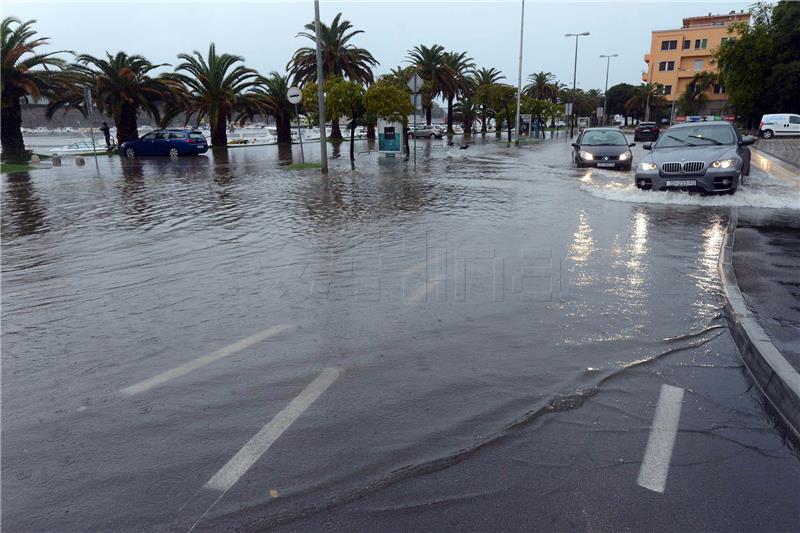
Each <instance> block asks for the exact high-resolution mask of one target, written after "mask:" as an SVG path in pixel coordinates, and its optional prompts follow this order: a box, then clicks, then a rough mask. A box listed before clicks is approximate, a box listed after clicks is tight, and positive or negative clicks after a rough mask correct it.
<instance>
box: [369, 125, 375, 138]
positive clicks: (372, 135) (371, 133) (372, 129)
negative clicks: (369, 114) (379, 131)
mask: <svg viewBox="0 0 800 533" xmlns="http://www.w3.org/2000/svg"><path fill="white" fill-rule="evenodd" d="M367 139H372V140H375V124H371V123H370V124H367Z"/></svg>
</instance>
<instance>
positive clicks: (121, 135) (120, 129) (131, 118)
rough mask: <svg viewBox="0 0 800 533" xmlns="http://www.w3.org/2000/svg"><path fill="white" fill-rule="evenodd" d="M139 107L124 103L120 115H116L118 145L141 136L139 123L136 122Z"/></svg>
mask: <svg viewBox="0 0 800 533" xmlns="http://www.w3.org/2000/svg"><path fill="white" fill-rule="evenodd" d="M136 112H137V108H136V107H135V106H129V105H124V106H122V109H121V110H120V112H119V115H118V116H115V117H114V123H115V124H116V126H117V146H122V143H124V142H127V141H135V140H136V139H138V138H139V131H138V129H137V128H138V123H137V122H136Z"/></svg>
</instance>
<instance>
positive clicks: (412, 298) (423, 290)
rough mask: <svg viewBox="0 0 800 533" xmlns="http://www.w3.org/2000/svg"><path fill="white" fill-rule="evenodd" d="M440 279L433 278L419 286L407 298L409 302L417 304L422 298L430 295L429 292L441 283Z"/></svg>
mask: <svg viewBox="0 0 800 533" xmlns="http://www.w3.org/2000/svg"><path fill="white" fill-rule="evenodd" d="M439 281H441V280H438V279H432V280H430V281H428V282H427V283H425V285H423V286H422V287H417V288H416V289H415V290H414V292H412V293H411V294H410V295H409V297H408V298H406V303H407V304H412V305H413V304H416V303H419V301H420V300H422V299H423V298H425V297H427V296H428V293H429V292H430V291H431V290H432V289H433V288H435V287H436V284H437V283H439Z"/></svg>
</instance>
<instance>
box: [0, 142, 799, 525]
mask: <svg viewBox="0 0 800 533" xmlns="http://www.w3.org/2000/svg"><path fill="white" fill-rule="evenodd" d="M345 146H346V145H345ZM418 146H420V148H421V149H420V150H419V151H418V161H417V165H416V169H414V167H413V165H411V164H410V163H409V162H406V161H404V160H402V159H396V160H391V159H385V158H383V157H380V156H378V155H377V154H375V153H371V154H366V153H365V154H361V155H359V157H358V159H357V162H356V168H355V169H351V168H350V165H349V162H348V161H347V160H346V158H347V156H346V148H345V150H343V151H342V154H343V157H340V158H338V159H335V160H333V162H332V169H331V175H330V177H329V178H327V179H324V178H322V177H320V175H319V174H318V173H316V172H315V171H296V170H289V169H286V168H282V167H281V165H280V160H281V159H283V160H287V159H288V158H293V159H294V160H295V161H297V159H298V157H299V152H298V147H293V153H292V152H290V151H288V150H287V149H286V148H284V147H280V149H279V147H259V148H240V149H231V150H229V151H228V154H227V155H219V154H218V155H208V156H201V157H197V158H186V159H180V160H177V161H171V160H165V159H141V160H121V159H118V158H101V159H100V161H99V171H96V170H95V168H94V167H93V162H92V161H91V160H90V161H88V163H89V164H87V165H86V166H85V167H75V166H72V165H71V164H70V163H67V164H66V165H65V166H63V167H61V168H55V169H52V170H40V171H35V172H31V173H29V174H28V175H25V174H22V175H15V176H13V177H4V178H3V183H2V237H3V242H2V258H3V265H2V268H3V271H2V292H3V299H2V304H3V305H2V322H3V336H2V408H3V409H2V429H3V432H2V509H3V514H2V520H3V526H4V527H5V528H6V529H7V530H9V531H78V530H79V531H188V530H190V529H193V530H195V531H227V530H241V531H258V530H268V529H276V530H285V531H308V530H341V531H344V530H346V531H353V530H358V531H361V530H402V531H409V530H465V529H471V530H537V531H556V530H557V531H572V530H575V531H587V530H589V531H623V530H628V531H688V530H703V531H793V530H797V529H799V528H800V513H799V512H798V507H797V501H798V498H800V460H798V459H799V458H798V451H797V450H798V448H797V444H796V442H794V441H792V440H791V439H789V438H788V437H787V434H786V431H785V428H783V427H782V426H781V425H780V424H779V423H778V422H777V420H776V416H775V415H774V413H772V412H771V411H770V409H769V408H768V406H766V404H765V400H764V399H763V397H761V396H760V393H759V392H758V390H757V387H755V386H754V384H753V382H752V380H751V379H750V376H749V374H748V373H747V370H746V369H745V368H744V366H743V364H742V362H741V359H740V358H739V355H738V353H737V351H736V347H735V345H734V344H733V341H732V339H731V336H730V334H729V333H728V331H727V328H726V325H725V320H724V319H723V317H722V294H721V292H720V286H719V279H718V274H717V256H718V252H719V247H720V244H721V242H722V237H723V234H724V229H725V226H726V224H727V220H728V216H729V213H730V210H731V209H732V208H743V209H745V208H746V209H748V210H750V211H749V212H751V213H755V214H756V215H757V216H767V217H773V218H775V217H778V218H781V217H783V218H796V216H797V211H796V210H795V209H792V205H790V204H788V203H787V201H786V198H787V195H790V194H791V193H792V192H794V189H793V188H792V186H791V185H787V184H786V183H782V182H780V181H779V180H776V179H774V178H772V177H771V176H769V175H766V174H764V173H762V172H760V171H758V170H757V169H754V171H753V176H752V177H751V178H750V179H749V180H748V182H747V185H746V187H745V189H743V190H741V191H739V192H738V193H737V194H736V195H735V196H733V197H724V198H722V197H700V196H689V195H687V194H684V193H653V192H643V191H637V190H636V189H635V188H633V187H632V185H631V182H632V176H631V174H629V173H618V172H612V171H597V170H591V169H580V170H578V169H573V168H571V167H570V166H569V162H568V161H569V149H568V144H566V143H562V142H548V143H542V144H536V145H533V146H526V147H525V148H523V149H521V150H517V149H514V148H513V147H507V146H506V145H505V144H503V143H501V144H496V143H491V142H486V143H477V144H473V145H472V146H470V148H469V149H467V150H458V149H457V147H447V146H446V145H444V144H442V143H430V142H428V141H425V142H420V143H419V144H418ZM359 148H360V149H361V150H362V151H364V150H366V149H367V148H368V146H367V144H366V142H361V143H359ZM305 149H306V157H308V158H313V157H314V155H315V154H314V147H313V146H308V145H307V146H306V147H305ZM634 153H635V157H637V158H638V156H639V155H640V154H641V153H640V152H639V148H638V147H637V148H635V149H634ZM737 238H738V237H737ZM786 257H787V261H792V262H793V264H795V265H796V264H797V257H796V256H795V255H791V254H787V256H786ZM665 385H668V386H672V387H676V388H679V389H682V390H683V400H682V402H680V403H679V404H678V409H679V413H680V418H679V422H678V425H677V432H676V434H675V436H674V449H673V450H672V454H671V456H669V457H668V458H667V460H666V463H667V467H668V474H667V475H666V478H665V482H666V484H665V487H664V488H663V492H658V491H655V490H650V489H647V488H644V487H642V486H640V485H639V484H638V483H637V480H638V479H639V477H640V476H641V475H642V470H643V469H645V465H644V463H646V461H645V460H644V457H645V454H646V448H648V441H649V439H651V438H652V436H651V426H652V425H654V423H653V420H654V415H655V413H656V411H657V410H658V408H657V404H659V393H660V391H662V390H663V387H664V386H665ZM248 443H250V444H248ZM265 443H266V446H267V447H266V449H264V447H263V446H264V444H265ZM248 459H252V461H249V460H248ZM242 461H244V463H242ZM242 464H244V466H242ZM231 476H232V477H231Z"/></svg>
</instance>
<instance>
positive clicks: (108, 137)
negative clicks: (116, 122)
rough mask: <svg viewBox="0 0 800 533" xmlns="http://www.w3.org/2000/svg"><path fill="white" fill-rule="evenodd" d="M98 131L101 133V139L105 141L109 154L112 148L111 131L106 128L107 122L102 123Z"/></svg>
mask: <svg viewBox="0 0 800 533" xmlns="http://www.w3.org/2000/svg"><path fill="white" fill-rule="evenodd" d="M100 131H102V132H103V137H105V139H106V149H107V150H108V151H109V152H110V151H111V150H112V149H113V147H112V145H111V129H110V128H109V127H108V122H103V125H102V126H100Z"/></svg>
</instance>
